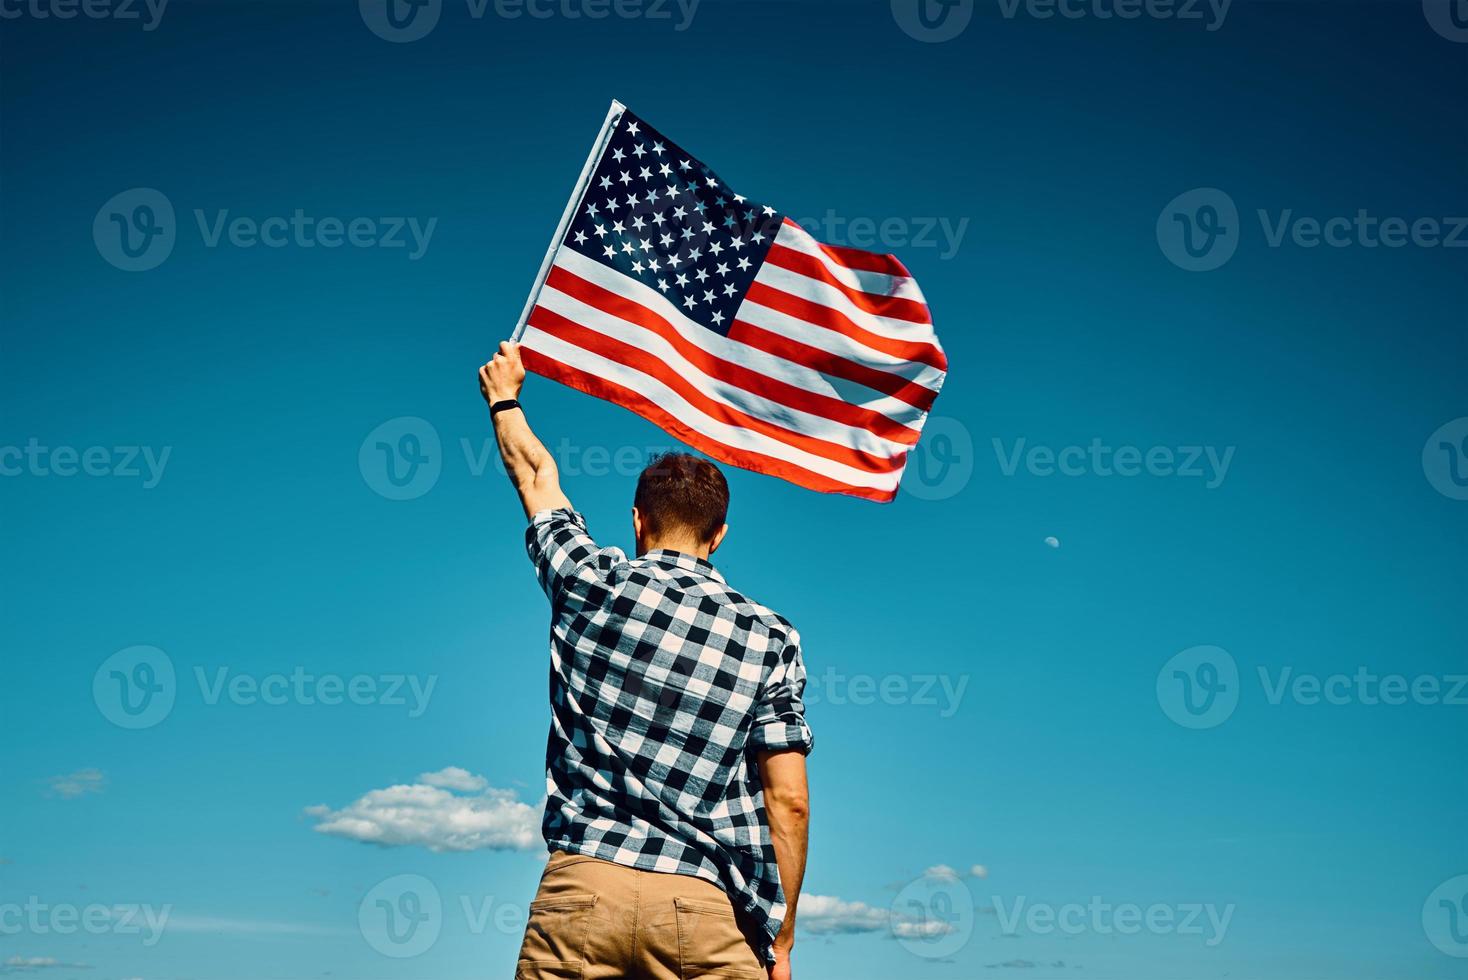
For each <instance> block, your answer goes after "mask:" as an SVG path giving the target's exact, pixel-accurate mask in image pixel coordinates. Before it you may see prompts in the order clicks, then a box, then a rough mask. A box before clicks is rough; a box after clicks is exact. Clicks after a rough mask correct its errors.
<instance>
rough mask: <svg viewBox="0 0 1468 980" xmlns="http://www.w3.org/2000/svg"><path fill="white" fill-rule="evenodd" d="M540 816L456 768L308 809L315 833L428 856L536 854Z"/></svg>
mask: <svg viewBox="0 0 1468 980" xmlns="http://www.w3.org/2000/svg"><path fill="white" fill-rule="evenodd" d="M540 812H541V811H540V807H538V806H531V805H529V804H527V803H522V802H521V801H520V800H519V799H517V798H516V796H515V792H514V791H513V790H508V789H496V788H494V787H493V786H491V785H489V783H488V782H487V781H486V780H485V779H484V778H483V777H482V776H476V775H474V774H473V773H471V772H468V771H467V770H464V769H460V768H458V767H457V766H450V767H448V768H447V769H440V770H439V771H438V772H426V773H423V774H422V775H420V776H419V777H418V782H416V783H412V784H409V785H398V786H389V787H387V788H386V789H375V790H372V791H371V792H369V793H367V794H366V795H364V796H363V797H362V798H361V799H359V800H357V801H356V802H354V803H349V804H348V805H346V806H344V807H342V808H341V809H340V810H333V809H331V808H330V807H328V806H325V805H318V806H312V807H307V808H306V815H307V816H310V817H315V818H316V819H317V821H318V823H317V824H316V827H315V830H316V831H317V833H322V834H330V835H331V836H333V837H346V838H348V839H350V840H359V841H363V842H364V843H368V844H378V845H381V846H383V847H408V846H412V845H415V844H416V845H419V846H421V847H426V848H428V849H429V850H430V851H479V850H495V851H510V850H524V851H528V850H535V849H538V848H540V847H541V846H542V843H541V839H540Z"/></svg>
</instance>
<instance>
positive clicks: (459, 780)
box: [418, 766, 489, 793]
mask: <svg viewBox="0 0 1468 980" xmlns="http://www.w3.org/2000/svg"><path fill="white" fill-rule="evenodd" d="M418 780H419V782H424V783H427V784H428V785H429V786H437V787H438V788H439V789H454V790H458V791H459V792H460V793H477V792H479V791H480V790H482V789H486V788H488V786H489V783H488V781H486V780H485V778H484V777H483V776H476V775H474V774H473V773H472V772H470V771H469V770H467V769H460V768H459V767H458V766H449V767H447V768H445V769H440V770H439V771H438V772H425V773H424V774H423V775H421V776H419V777H418Z"/></svg>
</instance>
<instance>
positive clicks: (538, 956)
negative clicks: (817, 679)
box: [479, 343, 812, 980]
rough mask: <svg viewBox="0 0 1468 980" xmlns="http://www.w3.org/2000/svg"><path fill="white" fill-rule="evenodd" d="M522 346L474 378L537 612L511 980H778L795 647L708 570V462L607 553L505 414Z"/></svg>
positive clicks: (799, 764) (715, 543)
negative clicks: (530, 817)
mask: <svg viewBox="0 0 1468 980" xmlns="http://www.w3.org/2000/svg"><path fill="white" fill-rule="evenodd" d="M524 381H525V369H524V367H522V366H521V363H520V352H519V348H518V347H517V346H516V345H515V344H511V343H502V344H500V348H499V353H498V354H496V355H495V357H494V359H493V360H492V361H490V362H489V363H488V364H486V365H484V366H483V367H482V368H480V369H479V386H480V390H481V392H482V393H483V395H484V399H485V401H486V402H488V403H489V406H490V417H491V418H492V419H493V423H494V431H495V438H496V439H497V440H498V442H499V448H500V454H501V456H502V457H503V458H504V462H505V470H506V472H507V473H508V474H509V476H510V481H511V482H512V483H513V484H514V485H515V489H516V490H517V491H518V492H519V494H520V502H521V503H522V504H523V505H524V507H525V516H526V517H528V518H529V519H530V527H529V529H528V530H527V531H526V533H525V541H526V548H527V550H528V551H529V553H530V559H531V561H532V562H534V564H535V569H536V573H537V575H538V576H539V578H540V584H541V586H542V587H543V588H544V589H545V592H546V595H547V596H548V597H549V598H550V604H551V651H550V652H551V665H550V701H551V730H550V737H549V739H548V742H547V745H546V792H547V795H548V799H547V801H546V808H545V817H544V820H543V821H542V824H541V831H542V833H543V834H544V836H545V841H546V845H547V847H548V848H549V849H550V852H551V854H550V860H549V861H548V862H547V864H546V869H545V872H544V873H543V875H542V877H541V881H540V890H539V892H538V893H537V895H536V900H535V901H534V902H532V903H531V906H530V921H529V923H528V924H527V926H526V929H525V940H524V943H523V944H522V946H521V949H520V958H519V962H518V964H517V966H516V973H515V976H516V978H517V980H540V978H547V977H558V978H575V980H601V978H610V977H639V978H650V980H670V978H676V980H682V978H689V977H720V978H730V980H746V978H747V980H766V978H767V977H768V978H770V980H788V978H789V977H790V951H791V947H792V946H793V945H794V942H795V905H796V900H797V898H798V896H799V895H800V883H801V878H802V877H803V876H804V874H805V853H806V832H807V827H808V824H809V814H810V803H809V796H808V793H807V788H806V774H805V756H806V754H807V753H808V752H809V751H810V749H811V745H812V738H811V733H810V728H809V727H808V726H807V725H806V723H805V706H804V705H803V704H802V702H801V692H802V690H803V688H804V687H805V667H804V665H803V664H802V662H801V656H800V639H799V636H798V634H797V633H796V631H795V629H794V628H793V627H792V626H791V625H790V623H789V622H787V621H786V620H785V619H783V618H781V617H780V616H777V615H776V614H775V613H773V612H771V611H770V610H769V609H766V608H765V607H764V606H760V605H757V604H755V603H753V602H751V601H750V600H748V599H746V598H745V597H744V596H742V595H740V594H739V593H737V592H735V591H733V590H732V589H730V588H729V586H728V585H727V584H726V583H725V582H724V579H723V578H722V577H721V576H720V575H719V573H718V572H717V571H715V570H714V566H713V565H711V564H710V563H709V556H710V555H712V554H713V553H714V551H716V550H717V549H718V547H719V545H720V544H721V543H723V540H724V536H725V534H726V533H727V532H728V530H729V527H728V525H727V524H726V523H725V516H726V514H727V511H728V505H729V488H728V484H727V483H725V481H724V477H723V474H721V473H720V472H719V471H718V469H717V468H716V467H715V466H714V465H713V464H712V463H709V462H708V461H707V460H703V459H700V458H697V457H694V456H691V455H687V454H682V453H670V454H667V455H665V456H662V457H660V458H658V459H655V460H654V461H653V462H652V463H651V464H650V465H649V466H648V467H647V469H645V470H644V471H643V473H642V475H641V476H640V477H639V478H638V481H637V495H636V498H635V501H634V505H633V508H632V531H633V535H634V537H635V539H636V543H637V557H636V558H632V559H628V558H627V556H626V555H625V554H623V553H622V551H621V550H620V549H617V548H601V547H599V546H598V545H597V544H596V543H595V542H594V541H593V540H592V539H591V537H590V536H589V535H588V534H587V532H586V525H585V522H584V520H583V519H582V517H581V515H580V514H578V513H576V512H575V511H574V510H572V509H571V504H570V501H568V500H567V499H566V496H565V494H564V493H562V492H561V486H560V481H559V477H558V475H557V472H556V465H555V460H554V459H552V458H551V455H550V453H549V452H547V451H546V449H545V447H544V446H543V445H542V444H541V443H540V441H539V440H538V439H536V437H535V435H534V433H532V432H531V431H530V426H529V425H528V424H527V423H526V420H525V411H524V409H523V408H521V406H520V404H519V401H518V398H519V394H520V388H521V385H522V384H523V383H524Z"/></svg>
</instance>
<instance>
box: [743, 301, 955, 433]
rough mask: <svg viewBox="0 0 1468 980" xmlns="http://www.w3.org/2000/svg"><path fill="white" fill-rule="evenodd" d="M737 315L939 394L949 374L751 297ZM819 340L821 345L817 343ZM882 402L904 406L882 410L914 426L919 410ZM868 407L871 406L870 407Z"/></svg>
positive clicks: (904, 404)
mask: <svg viewBox="0 0 1468 980" xmlns="http://www.w3.org/2000/svg"><path fill="white" fill-rule="evenodd" d="M734 316H735V319H738V320H743V321H744V322H745V323H748V324H750V325H751V326H755V327H760V328H762V329H765V330H768V331H770V333H775V334H779V335H780V336H782V337H786V338H788V339H790V340H795V341H799V342H800V343H803V344H810V345H812V346H819V347H821V348H822V349H823V350H828V351H830V352H831V353H833V354H836V355H838V356H840V357H844V358H845V359H846V360H848V361H855V362H856V363H858V364H863V365H865V366H867V367H870V368H874V369H876V370H878V371H884V372H886V373H887V374H893V375H896V376H897V377H899V378H902V379H903V380H906V381H911V382H914V383H915V384H920V385H922V386H923V387H924V388H931V389H932V390H933V391H937V390H938V389H939V388H941V387H942V385H943V375H944V374H945V373H946V372H944V371H943V370H941V369H939V368H935V367H933V366H932V365H931V364H924V363H923V362H922V361H909V360H906V359H904V358H901V357H898V356H897V355H895V354H887V353H883V352H882V351H879V350H873V349H872V348H870V347H868V346H867V345H865V344H863V343H862V342H861V341H859V340H857V339H855V338H854V337H848V336H847V335H846V334H844V333H837V332H836V331H834V330H827V329H826V328H824V327H813V326H811V325H810V324H809V323H806V322H805V321H804V320H802V319H800V318H799V317H795V316H791V315H790V314H788V313H782V312H781V311H779V310H775V309H771V308H770V307H768V306H765V305H764V304H762V303H756V302H755V301H754V300H752V299H750V298H748V297H745V299H744V302H743V303H741V304H740V306H739V310H738V312H737V313H735V314H734ZM817 335H819V336H817ZM817 341H819V342H820V343H817ZM883 400H884V401H890V402H896V404H897V405H898V406H901V408H900V409H896V411H897V412H900V413H902V414H894V412H893V411H889V410H887V409H880V411H882V413H883V414H885V415H889V416H891V417H893V418H898V419H901V420H903V421H905V422H907V424H911V423H910V421H907V420H910V419H911V418H912V414H911V413H913V412H915V411H917V409H915V408H913V406H911V405H909V404H908V403H907V402H905V401H902V400H900V399H897V398H887V399H883ZM867 407H871V406H870V405H868V406H867Z"/></svg>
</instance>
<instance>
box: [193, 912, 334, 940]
mask: <svg viewBox="0 0 1468 980" xmlns="http://www.w3.org/2000/svg"><path fill="white" fill-rule="evenodd" d="M167 928H168V930H169V931H170V932H209V933H230V934H233V935H306V936H317V935H326V934H329V933H334V932H337V931H338V930H335V929H328V928H326V927H325V926H317V925H311V924H310V923H306V922H270V921H268V920H265V919H232V918H228V917H224V916H212V915H170V916H169V917H168V919H167Z"/></svg>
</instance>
